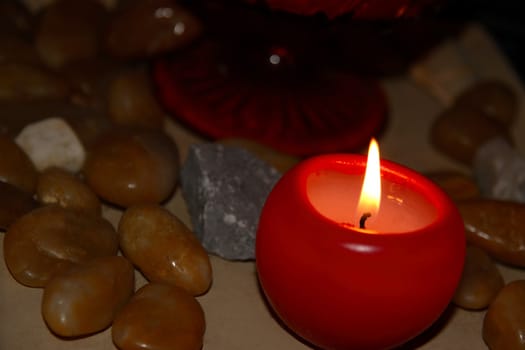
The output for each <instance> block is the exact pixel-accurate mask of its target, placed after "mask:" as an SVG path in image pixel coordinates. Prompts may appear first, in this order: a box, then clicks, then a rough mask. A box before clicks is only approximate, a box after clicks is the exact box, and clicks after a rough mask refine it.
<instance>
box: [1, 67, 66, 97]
mask: <svg viewBox="0 0 525 350" xmlns="http://www.w3.org/2000/svg"><path fill="white" fill-rule="evenodd" d="M69 93H70V87H69V84H68V82H67V81H66V80H64V79H63V78H62V77H60V76H58V75H57V74H55V73H53V72H51V71H48V70H46V69H44V68H41V67H37V66H34V65H28V64H22V63H16V62H10V63H2V64H0V100H3V99H5V100H16V101H27V100H36V99H66V97H67V96H68V95H69Z"/></svg>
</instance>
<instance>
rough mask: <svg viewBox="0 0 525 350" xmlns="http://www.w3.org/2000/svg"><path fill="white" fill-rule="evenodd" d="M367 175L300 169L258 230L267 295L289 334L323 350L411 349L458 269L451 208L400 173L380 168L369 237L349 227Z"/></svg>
mask: <svg viewBox="0 0 525 350" xmlns="http://www.w3.org/2000/svg"><path fill="white" fill-rule="evenodd" d="M365 166H366V158H365V157H364V156H360V155H347V154H335V155H325V156H318V157H314V158H310V159H308V160H306V161H303V162H302V163H300V164H299V165H297V166H296V167H295V168H293V169H292V170H290V171H289V172H288V173H286V174H285V175H284V176H283V177H282V178H281V180H280V181H279V182H278V183H277V184H276V186H275V187H274V189H273V190H272V192H271V194H270V195H269V197H268V199H267V201H266V204H265V206H264V208H263V211H262V213H261V217H260V221H259V228H258V232H257V240H256V265H257V270H258V275H259V280H260V283H261V286H262V288H263V290H264V293H265V294H266V296H267V298H268V301H269V303H270V305H271V306H272V307H273V309H274V310H275V312H276V313H277V315H278V316H279V317H280V318H281V319H282V320H283V322H284V323H285V324H286V325H287V326H288V327H289V328H290V329H291V330H292V331H294V332H295V333H297V334H298V335H299V336H301V337H303V338H304V339H306V340H307V341H309V342H311V343H312V344H314V345H316V346H319V347H321V348H323V349H360V350H363V349H385V348H392V347H394V346H396V345H400V344H402V343H404V342H406V341H408V340H410V339H411V338H413V337H415V336H416V335H418V334H420V333H421V332H423V331H424V330H425V329H426V328H428V327H429V326H430V325H431V324H432V323H434V322H435V321H436V320H437V319H438V318H439V316H440V315H441V314H442V312H443V311H444V310H445V308H446V307H447V305H448V304H449V302H450V300H451V298H452V295H453V294H454V290H455V288H456V286H457V284H458V281H459V278H460V276H461V272H462V269H463V263H464V257H465V236H464V232H463V222H462V220H461V217H460V215H459V213H458V211H457V209H456V208H455V206H454V205H453V204H452V202H451V200H450V199H449V198H448V197H447V196H446V195H445V194H444V193H443V192H442V191H441V189H439V188H438V187H437V186H436V185H434V184H433V183H432V182H431V181H430V180H428V179H426V178H425V177H423V176H422V175H420V174H418V173H416V172H414V171H412V170H410V169H408V168H405V167H403V166H401V165H398V164H395V163H392V162H388V161H385V160H382V161H381V182H382V187H383V194H382V201H381V208H380V210H379V212H378V214H377V217H376V218H374V219H375V221H374V220H371V221H370V227H368V226H367V229H368V230H361V229H359V228H357V227H352V226H353V225H358V220H359V217H358V216H359V213H356V212H355V209H356V203H357V200H358V198H357V197H358V192H359V191H360V185H359V183H361V182H362V178H363V174H364V172H365ZM345 213H348V215H346V214H345ZM367 224H368V221H367Z"/></svg>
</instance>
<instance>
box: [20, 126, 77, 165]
mask: <svg viewBox="0 0 525 350" xmlns="http://www.w3.org/2000/svg"><path fill="white" fill-rule="evenodd" d="M15 141H16V143H17V144H18V145H19V146H20V147H21V148H22V149H23V150H24V151H25V152H26V153H27V155H28V156H29V158H30V159H31V160H32V161H33V163H34V164H35V167H36V168H37V170H38V171H42V170H44V169H46V168H49V167H53V166H55V167H59V168H62V169H66V170H69V171H71V172H77V171H79V170H80V169H82V166H83V165H84V161H85V159H86V152H85V150H84V146H83V145H82V143H81V142H80V140H79V138H78V136H77V134H76V133H75V131H74V130H73V129H72V128H71V127H70V126H69V124H68V123H66V122H65V121H64V120H63V119H62V118H48V119H44V120H41V121H38V122H36V123H32V124H29V125H27V126H26V127H25V128H24V129H22V131H21V132H20V134H18V136H17V137H16V139H15Z"/></svg>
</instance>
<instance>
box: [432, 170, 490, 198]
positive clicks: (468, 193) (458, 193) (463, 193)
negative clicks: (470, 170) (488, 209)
mask: <svg viewBox="0 0 525 350" xmlns="http://www.w3.org/2000/svg"><path fill="white" fill-rule="evenodd" d="M425 175H426V176H427V177H428V178H429V179H430V180H432V181H434V182H435V183H436V184H437V185H438V186H439V187H440V188H441V189H442V190H443V191H445V193H446V194H447V195H448V196H449V197H450V198H451V199H453V200H456V201H458V200H464V199H471V198H476V197H479V196H480V191H479V188H478V186H477V185H476V182H475V181H474V179H473V178H472V177H470V176H468V175H465V174H463V173H461V172H458V171H454V170H444V171H435V172H431V173H427V174H425Z"/></svg>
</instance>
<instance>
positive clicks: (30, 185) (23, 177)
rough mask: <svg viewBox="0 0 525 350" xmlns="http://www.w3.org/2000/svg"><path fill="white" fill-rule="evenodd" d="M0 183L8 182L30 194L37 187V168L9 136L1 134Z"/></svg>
mask: <svg viewBox="0 0 525 350" xmlns="http://www.w3.org/2000/svg"><path fill="white" fill-rule="evenodd" d="M0 154H1V155H2V161H0V181H3V182H7V183H9V184H11V185H13V186H16V187H18V188H20V189H21V190H23V191H26V192H28V193H33V191H34V190H35V186H36V180H37V176H38V174H37V171H36V168H35V166H34V164H33V162H32V161H31V159H30V158H29V156H28V155H27V154H26V153H25V152H24V150H23V149H22V148H21V147H20V146H19V145H18V144H17V143H16V142H15V140H13V139H11V138H10V137H8V136H5V135H2V134H0Z"/></svg>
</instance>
